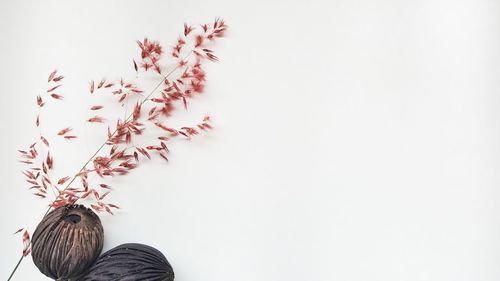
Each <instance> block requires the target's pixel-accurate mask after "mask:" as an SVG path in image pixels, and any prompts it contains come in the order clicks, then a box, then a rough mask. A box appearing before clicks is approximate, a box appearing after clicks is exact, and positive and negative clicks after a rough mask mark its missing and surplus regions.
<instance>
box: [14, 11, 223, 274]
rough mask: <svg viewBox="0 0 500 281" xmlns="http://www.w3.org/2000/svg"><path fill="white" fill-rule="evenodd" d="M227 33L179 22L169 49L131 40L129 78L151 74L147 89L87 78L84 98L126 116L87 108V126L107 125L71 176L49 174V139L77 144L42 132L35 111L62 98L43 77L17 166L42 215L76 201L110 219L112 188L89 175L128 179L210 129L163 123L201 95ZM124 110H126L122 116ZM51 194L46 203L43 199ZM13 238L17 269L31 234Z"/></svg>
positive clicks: (55, 83)
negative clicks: (44, 205)
mask: <svg viewBox="0 0 500 281" xmlns="http://www.w3.org/2000/svg"><path fill="white" fill-rule="evenodd" d="M226 30H227V26H226V24H225V22H224V21H223V20H221V19H215V21H214V22H212V23H210V24H202V25H200V26H191V25H188V24H184V30H183V32H182V34H181V35H180V36H179V38H178V39H177V40H176V42H175V44H174V45H173V47H172V48H171V49H170V50H169V51H167V50H166V48H165V47H164V46H162V45H161V44H160V43H159V42H158V41H154V40H151V39H149V38H144V39H143V40H139V41H137V45H138V47H139V49H140V55H139V56H138V57H137V58H135V59H133V60H132V65H133V67H134V70H135V72H136V74H137V75H136V77H137V78H139V77H140V75H139V74H140V73H144V72H152V73H155V74H156V75H157V77H158V78H157V79H159V81H158V82H157V84H156V85H155V86H154V87H153V88H152V89H151V90H149V91H145V90H144V89H143V88H142V87H141V85H140V83H139V82H140V81H139V79H136V80H137V81H128V80H125V79H123V78H120V79H116V80H108V79H105V78H102V79H99V80H96V81H94V80H91V81H90V82H89V88H88V91H89V93H88V94H89V95H90V96H95V95H111V96H115V97H116V103H115V106H116V105H117V106H120V107H122V108H124V110H125V115H124V116H115V117H114V118H104V117H103V114H102V112H104V111H105V110H106V109H107V108H108V107H111V106H113V105H104V104H94V105H92V106H91V107H90V108H89V111H90V112H92V114H91V115H90V116H88V117H86V118H85V119H86V122H88V123H91V124H104V125H106V126H105V127H106V129H105V130H104V132H103V136H104V140H103V142H102V144H101V145H100V146H99V147H98V148H97V150H96V151H95V152H94V153H93V154H92V155H91V156H90V157H89V158H88V160H87V161H86V162H85V163H84V164H83V165H82V167H81V169H79V170H78V171H76V172H75V173H74V174H72V175H65V176H63V177H57V178H55V177H54V175H53V168H54V163H55V160H54V157H53V154H52V153H51V149H52V147H51V146H50V140H51V138H52V137H60V138H64V139H66V140H68V141H71V140H73V139H75V138H77V137H78V134H76V133H75V131H74V130H73V129H72V127H71V126H67V124H66V126H61V127H62V128H61V129H60V130H59V131H57V132H54V133H53V134H48V133H46V132H43V133H42V127H43V121H44V120H42V118H41V112H42V111H43V110H44V105H46V103H49V102H59V101H62V100H63V99H64V96H63V94H62V93H61V92H62V90H63V87H62V86H63V84H62V83H63V81H64V79H65V76H64V75H61V74H60V73H59V71H58V70H54V71H53V72H52V73H50V75H49V76H48V79H47V83H48V85H47V90H46V91H45V92H44V93H43V94H40V95H38V96H37V97H36V99H37V106H38V114H37V116H36V121H35V125H36V127H37V128H38V130H39V140H37V141H35V142H34V143H32V144H31V145H29V146H28V147H27V148H25V149H22V150H19V153H20V158H21V159H20V162H22V163H24V164H25V165H26V168H25V169H24V170H23V171H22V173H23V174H24V176H25V178H26V182H27V184H28V188H29V189H30V190H31V191H33V194H34V196H36V197H38V198H41V199H46V200H49V202H48V209H47V212H46V213H45V215H47V214H48V213H49V212H50V211H51V210H52V209H55V208H59V207H62V206H66V205H73V204H75V203H77V202H81V203H86V204H88V205H89V206H90V207H91V208H92V209H93V210H94V211H96V212H107V213H109V214H113V211H114V210H115V209H119V208H120V207H119V206H118V205H116V204H113V203H110V202H108V201H107V195H108V194H110V192H112V188H111V186H109V185H108V184H106V183H104V182H102V181H101V182H99V183H95V184H94V181H92V183H91V181H89V178H90V177H94V178H97V179H99V178H100V179H105V178H110V177H114V176H119V175H125V174H128V173H129V172H130V171H131V170H133V169H135V168H137V167H138V166H139V164H140V163H141V161H143V160H144V159H151V158H152V157H153V156H155V155H157V156H158V157H161V158H163V159H165V160H166V161H168V155H169V147H168V143H169V141H170V140H171V139H173V138H185V139H188V140H189V139H191V137H193V136H195V135H197V134H199V133H200V132H202V131H207V130H210V129H212V124H211V119H210V117H209V116H203V117H202V118H200V122H199V123H197V124H194V125H190V126H183V127H180V128H173V127H171V126H169V125H168V124H167V122H166V120H168V118H169V117H171V116H172V115H173V114H174V112H175V109H176V108H178V107H183V108H184V109H188V102H189V100H190V99H192V98H194V97H195V96H196V95H199V94H201V93H203V91H204V86H205V83H206V74H205V71H204V68H203V65H204V63H205V62H206V61H207V60H208V61H217V60H218V58H217V56H216V55H215V54H214V51H213V50H212V46H213V45H214V43H215V42H216V41H217V40H218V39H219V38H221V37H223V36H224V34H225V32H226ZM167 59H170V60H172V59H173V60H174V62H175V65H174V66H172V67H170V68H168V67H167V66H166V65H167V64H166V62H165V61H166V60H167ZM129 105H131V106H130V107H131V109H130V113H129V114H127V109H128V107H129ZM146 130H147V131H148V132H149V133H150V134H151V133H153V134H154V135H155V141H154V143H153V144H149V145H143V144H139V143H140V142H138V141H137V140H138V139H139V138H140V137H141V136H143V135H144V134H143V133H144V131H146ZM52 135H53V136H52ZM57 161H62V160H57ZM52 196H53V198H50V199H49V197H52ZM16 233H22V237H23V243H24V248H23V254H22V257H21V259H20V260H19V262H18V264H17V266H18V265H19V264H20V263H21V261H22V260H23V258H24V257H25V256H27V255H29V254H30V251H31V249H30V244H31V243H30V234H29V232H28V231H27V230H26V229H24V228H22V229H19V230H18V231H17V232H16ZM17 266H16V268H15V269H14V270H13V272H12V274H11V276H10V277H9V280H10V278H12V276H13V274H14V273H15V271H16V269H17Z"/></svg>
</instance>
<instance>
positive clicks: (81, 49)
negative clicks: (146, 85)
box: [0, 0, 500, 281]
mask: <svg viewBox="0 0 500 281" xmlns="http://www.w3.org/2000/svg"><path fill="white" fill-rule="evenodd" d="M216 16H220V17H223V18H224V19H225V20H226V21H227V22H228V24H229V25H230V33H229V34H228V37H227V38H226V39H224V40H222V41H221V42H220V44H219V45H218V46H217V47H216V51H217V55H218V56H219V57H220V58H221V62H220V63H217V64H210V65H209V66H208V67H207V71H208V86H207V89H206V93H205V95H204V96H203V97H200V98H198V99H196V100H193V101H192V102H191V103H190V110H189V111H187V112H183V111H181V112H180V113H179V120H180V121H182V122H183V123H184V124H186V123H187V124H192V123H194V122H196V121H197V120H199V119H200V118H202V116H203V114H204V113H209V114H211V116H212V117H213V119H214V123H215V125H216V127H217V129H216V130H214V131H213V132H211V133H209V134H208V135H205V136H200V137H198V138H196V140H194V141H192V142H182V141H176V142H174V143H173V144H172V145H171V150H172V153H171V159H170V160H171V161H170V163H169V164H165V163H164V162H162V161H160V160H153V161H151V162H147V163H145V164H144V165H143V166H142V167H140V168H139V169H137V170H135V171H134V172H133V173H132V174H131V175H129V176H126V177H119V178H116V179H115V180H113V182H112V185H113V187H114V188H115V192H114V193H113V195H111V196H110V198H109V200H111V201H112V202H114V203H117V204H119V205H121V206H122V207H123V210H122V211H120V212H118V213H117V214H116V215H115V216H113V217H111V216H107V215H102V216H101V218H102V222H103V224H104V228H105V232H106V240H105V249H109V248H112V247H114V246H116V245H118V244H121V243H125V242H141V243H146V244H149V245H152V246H155V247H156V248H158V249H160V250H161V251H162V252H164V253H165V255H166V256H167V258H168V259H169V260H170V261H171V263H172V265H173V266H174V269H175V272H176V275H177V278H176V280H178V281H234V280H238V281H250V280H251V281H255V280H262V281H264V280H265V281H279V280H294V281H295V280H296V281H298V280H314V281H331V280H363V281H364V280H383V281H388V280H395V281H396V280H426V281H427V280H436V281H445V280H450V281H457V280H464V281H470V280H480V281H490V280H491V281H493V280H495V281H497V280H500V267H499V266H498V265H499V263H500V207H499V206H500V205H499V202H500V188H499V184H500V175H499V173H498V171H499V168H500V118H499V117H500V115H499V112H498V111H499V102H500V99H499V97H500V79H499V78H500V18H499V16H500V2H499V1H496V0H470V1H464V0H432V1H431V0H424V1H396V0H385V1H384V0H378V1H373V0H357V1H347V0H345V1H340V0H335V1H333V0H331V1H256V0H254V1H245V2H239V3H238V1H223V0H220V1H175V2H174V1H2V2H1V3H0V38H1V39H0V40H1V52H0V77H1V78H0V79H1V86H0V90H1V92H0V104H1V105H2V106H1V108H2V110H1V111H0V120H1V123H2V125H1V138H0V149H1V153H0V155H1V156H2V161H1V169H0V171H1V178H2V180H3V184H2V187H1V204H0V212H1V214H2V217H1V228H0V230H1V231H0V249H1V250H2V252H1V254H0V276H1V278H4V279H6V277H7V276H8V274H9V273H10V271H11V270H12V268H13V267H14V265H15V263H16V262H17V259H18V257H19V254H20V251H21V248H22V243H21V239H20V237H19V236H13V235H12V233H13V232H14V231H15V230H17V229H18V228H20V227H27V228H28V229H30V231H33V230H34V228H35V226H36V224H37V223H38V221H39V220H40V219H41V216H42V214H43V213H44V211H45V204H46V202H44V201H41V200H38V199H36V198H33V196H32V195H31V194H30V192H29V191H28V190H27V186H26V184H25V183H24V181H23V176H22V174H21V173H20V170H21V169H22V167H23V166H21V164H19V163H18V162H17V159H18V158H17V156H18V154H17V149H21V148H24V147H26V146H28V145H29V144H30V143H31V142H32V140H33V139H35V138H36V135H37V131H36V129H35V127H34V118H35V116H36V110H37V109H36V105H35V97H36V95H37V94H39V93H40V92H43V91H45V89H46V87H47V86H46V77H47V75H48V74H49V73H50V72H51V71H52V70H53V69H54V68H57V69H59V70H60V71H61V73H63V74H64V75H65V76H67V78H66V79H65V80H64V87H63V88H62V89H63V90H62V91H61V93H62V94H64V95H65V97H66V100H65V101H64V103H57V102H52V103H51V104H52V105H48V106H47V109H46V112H49V113H47V115H46V116H45V117H44V118H45V119H44V120H45V121H44V122H45V124H44V126H45V127H44V130H46V131H47V132H55V131H56V130H58V129H61V128H63V127H66V126H68V125H71V126H73V127H74V128H75V130H76V133H77V134H78V135H79V137H80V138H79V139H78V140H77V141H75V142H72V143H68V142H65V141H57V140H54V141H53V144H52V149H53V151H54V154H55V161H56V171H57V173H59V174H60V175H61V176H63V175H65V173H74V172H75V171H77V170H78V169H79V168H80V166H81V165H82V163H83V162H84V160H85V158H88V156H89V155H90V154H91V152H92V151H93V150H95V149H96V148H97V146H98V144H99V142H100V141H102V137H103V136H102V134H101V132H102V129H103V127H101V128H99V127H98V128H97V129H95V128H94V127H92V126H84V125H82V124H83V120H84V119H85V118H88V115H87V111H86V109H87V106H88V105H90V104H91V101H90V100H89V99H90V96H89V95H88V81H90V80H91V79H99V78H100V77H102V76H107V77H110V78H113V77H120V76H124V77H126V78H133V77H134V72H133V69H132V67H131V59H132V58H133V57H137V55H138V48H137V46H136V44H135V40H136V39H142V38H143V37H144V36H148V37H151V38H153V39H158V40H160V41H161V42H162V43H163V44H165V45H166V46H170V45H171V44H173V42H174V40H175V39H176V36H177V34H178V33H179V32H181V29H182V24H183V23H184V22H185V21H187V22H189V23H203V22H206V21H212V20H213V18H215V17H216ZM182 122H181V123H182ZM47 134H48V135H50V134H49V133H47ZM52 138H54V137H52ZM13 280H45V279H44V278H43V276H42V275H41V274H40V273H39V272H38V270H37V269H36V267H35V266H34V265H33V263H32V261H31V258H28V259H26V260H25V261H24V262H23V263H22V265H21V267H20V269H19V271H18V272H17V273H16V275H15V278H14V279H13Z"/></svg>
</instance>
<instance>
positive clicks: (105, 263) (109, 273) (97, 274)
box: [78, 243, 174, 281]
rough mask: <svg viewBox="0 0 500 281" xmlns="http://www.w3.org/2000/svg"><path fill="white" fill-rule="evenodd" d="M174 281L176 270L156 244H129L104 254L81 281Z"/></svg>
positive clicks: (79, 280)
mask: <svg viewBox="0 0 500 281" xmlns="http://www.w3.org/2000/svg"><path fill="white" fill-rule="evenodd" d="M95 280H100V281H112V280H113V281H133V280H149V281H172V280H174V271H173V269H172V266H170V264H169V262H168V261H167V259H166V258H165V256H164V255H163V254H162V253H161V252H160V251H158V250H156V249H155V248H153V247H150V246H147V245H142V244H136V243H130V244H123V245H120V246H117V247H115V248H113V249H111V250H109V251H107V252H106V253H104V254H102V255H101V256H100V257H99V258H98V259H97V261H96V262H95V263H94V264H93V265H92V267H90V268H89V270H88V272H87V273H86V274H85V276H84V277H82V278H79V279H78V281H95Z"/></svg>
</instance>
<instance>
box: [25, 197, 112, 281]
mask: <svg viewBox="0 0 500 281" xmlns="http://www.w3.org/2000/svg"><path fill="white" fill-rule="evenodd" d="M103 240H104V230H103V228H102V225H101V220H100V219H99V217H98V216H97V215H96V214H95V213H94V212H93V211H92V210H91V209H89V208H86V207H85V206H83V205H65V206H63V207H59V208H57V209H55V210H53V211H51V212H50V213H48V214H47V215H46V216H45V217H44V218H43V219H42V221H41V222H40V224H38V226H37V228H36V230H35V232H34V233H33V238H32V240H31V248H32V256H33V262H34V263H35V265H36V266H37V267H38V269H40V271H41V272H42V273H43V274H45V275H46V276H48V277H50V278H52V279H55V280H67V279H72V278H75V277H77V276H79V275H81V274H82V273H83V272H85V270H86V269H87V268H88V267H89V266H90V265H91V264H92V263H93V262H94V261H95V260H96V259H97V257H98V256H99V254H100V253H101V251H102V246H103Z"/></svg>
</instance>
